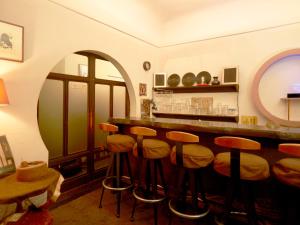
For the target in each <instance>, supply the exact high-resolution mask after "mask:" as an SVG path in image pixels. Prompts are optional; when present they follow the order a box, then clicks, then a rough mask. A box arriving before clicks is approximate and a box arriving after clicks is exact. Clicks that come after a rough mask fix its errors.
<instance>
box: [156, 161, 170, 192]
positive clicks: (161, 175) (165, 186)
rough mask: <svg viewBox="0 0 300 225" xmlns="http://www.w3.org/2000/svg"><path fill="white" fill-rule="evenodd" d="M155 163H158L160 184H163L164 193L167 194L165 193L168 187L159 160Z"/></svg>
mask: <svg viewBox="0 0 300 225" xmlns="http://www.w3.org/2000/svg"><path fill="white" fill-rule="evenodd" d="M157 165H158V170H159V176H160V180H161V184H162V185H163V188H164V192H165V195H167V193H168V187H167V184H166V181H165V177H164V172H163V168H162V164H161V160H158V161H157Z"/></svg>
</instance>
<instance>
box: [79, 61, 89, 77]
mask: <svg viewBox="0 0 300 225" xmlns="http://www.w3.org/2000/svg"><path fill="white" fill-rule="evenodd" d="M78 73H79V76H81V77H87V76H88V66H87V65H85V64H79V65H78Z"/></svg>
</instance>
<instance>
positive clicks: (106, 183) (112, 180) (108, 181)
mask: <svg viewBox="0 0 300 225" xmlns="http://www.w3.org/2000/svg"><path fill="white" fill-rule="evenodd" d="M127 181H128V178H127V177H123V176H122V177H121V179H120V184H119V187H116V185H115V184H116V183H117V177H116V176H111V177H106V178H105V179H104V180H103V181H102V186H103V187H104V188H105V189H108V190H112V191H125V190H127V189H130V188H132V187H133V184H128V182H127Z"/></svg>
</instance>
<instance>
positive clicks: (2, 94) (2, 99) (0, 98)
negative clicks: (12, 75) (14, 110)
mask: <svg viewBox="0 0 300 225" xmlns="http://www.w3.org/2000/svg"><path fill="white" fill-rule="evenodd" d="M8 104H9V101H8V97H7V93H6V89H5V85H4V82H3V80H2V79H0V106H1V105H8Z"/></svg>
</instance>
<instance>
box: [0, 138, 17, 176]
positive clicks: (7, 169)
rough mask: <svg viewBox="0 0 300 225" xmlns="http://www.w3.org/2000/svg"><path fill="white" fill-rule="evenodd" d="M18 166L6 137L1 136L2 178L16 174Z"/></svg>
mask: <svg viewBox="0 0 300 225" xmlns="http://www.w3.org/2000/svg"><path fill="white" fill-rule="evenodd" d="M15 170H16V166H15V162H14V159H13V155H12V153H11V150H10V147H9V145H8V142H7V139H6V136H5V135H2V136H0V177H3V176H6V175H9V174H11V173H13V172H15Z"/></svg>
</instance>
